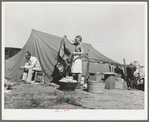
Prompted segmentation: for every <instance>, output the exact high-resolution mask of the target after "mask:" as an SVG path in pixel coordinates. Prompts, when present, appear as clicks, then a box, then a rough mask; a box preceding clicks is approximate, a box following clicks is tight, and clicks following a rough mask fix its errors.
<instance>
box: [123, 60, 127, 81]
mask: <svg viewBox="0 0 149 122" xmlns="http://www.w3.org/2000/svg"><path fill="white" fill-rule="evenodd" d="M123 62H124V76H125V80H126V79H127V70H126V61H125V59H123Z"/></svg>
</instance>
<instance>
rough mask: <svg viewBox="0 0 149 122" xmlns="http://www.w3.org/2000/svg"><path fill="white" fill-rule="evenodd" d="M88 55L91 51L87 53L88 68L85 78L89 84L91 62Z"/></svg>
mask: <svg viewBox="0 0 149 122" xmlns="http://www.w3.org/2000/svg"><path fill="white" fill-rule="evenodd" d="M88 53H89V50H88V52H87V56H86V57H87V66H86V76H85V82H86V83H87V82H88V79H89V62H90V59H89V57H88Z"/></svg>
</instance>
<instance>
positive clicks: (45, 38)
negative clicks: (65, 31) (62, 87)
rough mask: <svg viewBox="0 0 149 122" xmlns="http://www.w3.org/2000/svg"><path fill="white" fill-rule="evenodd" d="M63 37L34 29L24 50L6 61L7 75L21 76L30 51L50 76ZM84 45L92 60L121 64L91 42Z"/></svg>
mask: <svg viewBox="0 0 149 122" xmlns="http://www.w3.org/2000/svg"><path fill="white" fill-rule="evenodd" d="M62 39H63V38H62V37H58V36H55V35H52V34H48V33H44V32H41V31H37V30H34V29H33V30H32V32H31V34H30V37H29V39H28V41H27V43H26V44H25V45H24V47H23V48H22V50H21V51H19V53H17V54H16V55H14V56H13V57H11V58H9V59H8V60H6V61H5V65H6V66H5V77H6V78H9V79H13V80H18V79H19V78H20V77H21V75H22V73H23V71H22V70H20V67H21V66H23V65H24V64H25V61H26V59H25V53H26V51H30V52H31V54H32V56H35V57H37V59H38V60H39V62H40V64H41V67H42V69H43V70H44V71H46V73H47V75H48V76H50V75H51V74H52V72H53V70H54V66H55V65H56V63H57V55H58V52H59V49H60V45H61V42H62ZM68 46H69V47H73V46H74V45H72V44H71V43H70V42H68ZM83 47H84V51H85V52H87V51H88V50H89V53H88V56H89V57H90V58H92V61H96V62H100V61H103V62H107V63H112V64H116V65H121V64H119V63H117V62H115V61H113V60H111V59H109V58H108V57H106V56H104V55H103V54H101V53H100V52H98V51H97V50H96V49H95V48H93V46H92V45H91V44H87V43H83ZM71 49H72V48H71Z"/></svg>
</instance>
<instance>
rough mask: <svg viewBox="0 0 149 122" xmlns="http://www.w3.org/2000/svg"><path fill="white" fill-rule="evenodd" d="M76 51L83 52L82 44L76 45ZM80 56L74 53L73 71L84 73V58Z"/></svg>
mask: <svg viewBox="0 0 149 122" xmlns="http://www.w3.org/2000/svg"><path fill="white" fill-rule="evenodd" d="M75 52H83V47H82V45H78V46H76V48H75ZM80 56H81V55H80V54H77V55H74V57H73V63H72V67H71V73H82V60H81V59H80V58H79V57H80Z"/></svg>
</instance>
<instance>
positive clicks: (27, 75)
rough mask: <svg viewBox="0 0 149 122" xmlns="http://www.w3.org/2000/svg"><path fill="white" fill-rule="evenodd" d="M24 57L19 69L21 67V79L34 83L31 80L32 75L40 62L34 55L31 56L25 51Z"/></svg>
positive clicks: (38, 69) (38, 67) (39, 68)
mask: <svg viewBox="0 0 149 122" xmlns="http://www.w3.org/2000/svg"><path fill="white" fill-rule="evenodd" d="M25 57H26V63H25V65H24V66H21V68H20V69H23V70H24V72H23V76H22V81H26V82H28V83H34V82H32V81H31V80H32V75H33V73H34V72H35V71H40V70H41V67H40V63H39V61H38V59H37V58H36V57H33V56H31V53H30V52H29V51H27V52H26V53H25Z"/></svg>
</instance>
